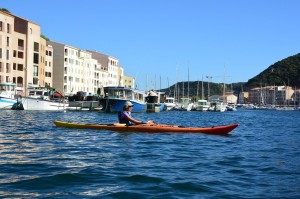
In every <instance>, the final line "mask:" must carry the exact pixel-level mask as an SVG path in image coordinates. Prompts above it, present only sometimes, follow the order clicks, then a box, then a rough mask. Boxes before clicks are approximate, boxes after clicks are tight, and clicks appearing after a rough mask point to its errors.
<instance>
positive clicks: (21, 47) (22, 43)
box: [18, 39, 24, 50]
mask: <svg viewBox="0 0 300 199" xmlns="http://www.w3.org/2000/svg"><path fill="white" fill-rule="evenodd" d="M18 50H24V40H22V39H18Z"/></svg>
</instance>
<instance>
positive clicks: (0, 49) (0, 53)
mask: <svg viewBox="0 0 300 199" xmlns="http://www.w3.org/2000/svg"><path fill="white" fill-rule="evenodd" d="M0 58H2V48H0Z"/></svg>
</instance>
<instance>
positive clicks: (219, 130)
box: [54, 121, 238, 135]
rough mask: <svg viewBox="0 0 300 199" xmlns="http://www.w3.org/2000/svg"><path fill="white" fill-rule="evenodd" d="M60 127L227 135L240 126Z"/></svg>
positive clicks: (68, 125) (86, 125)
mask: <svg viewBox="0 0 300 199" xmlns="http://www.w3.org/2000/svg"><path fill="white" fill-rule="evenodd" d="M54 124H55V125H56V126H58V127H65V128H76V129H99V130H101V129H102V130H111V131H120V132H123V131H125V132H144V133H163V132H167V133H206V134H217V135H227V134H229V133H230V132H231V131H232V130H233V129H235V128H236V127H238V124H230V125H226V126H212V127H182V126H172V125H167V124H139V125H132V126H126V125H123V124H118V123H116V124H79V123H73V122H62V121H54Z"/></svg>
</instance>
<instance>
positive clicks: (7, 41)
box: [6, 37, 9, 46]
mask: <svg viewBox="0 0 300 199" xmlns="http://www.w3.org/2000/svg"><path fill="white" fill-rule="evenodd" d="M6 46H9V37H7V38H6Z"/></svg>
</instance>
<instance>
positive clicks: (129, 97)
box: [100, 86, 147, 113]
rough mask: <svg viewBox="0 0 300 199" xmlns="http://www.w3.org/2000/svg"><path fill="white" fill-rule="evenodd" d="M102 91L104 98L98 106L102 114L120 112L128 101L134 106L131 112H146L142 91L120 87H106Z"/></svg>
mask: <svg viewBox="0 0 300 199" xmlns="http://www.w3.org/2000/svg"><path fill="white" fill-rule="evenodd" d="M103 89H104V94H105V97H104V98H101V99H100V105H101V106H102V110H103V111H104V112H107V113H111V112H118V111H121V110H122V109H123V106H124V104H125V102H126V101H130V102H131V103H132V104H133V105H134V106H133V109H132V112H145V111H146V108H147V106H146V101H145V92H144V91H141V90H137V89H132V88H127V87H122V86H107V87H104V88H103Z"/></svg>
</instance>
